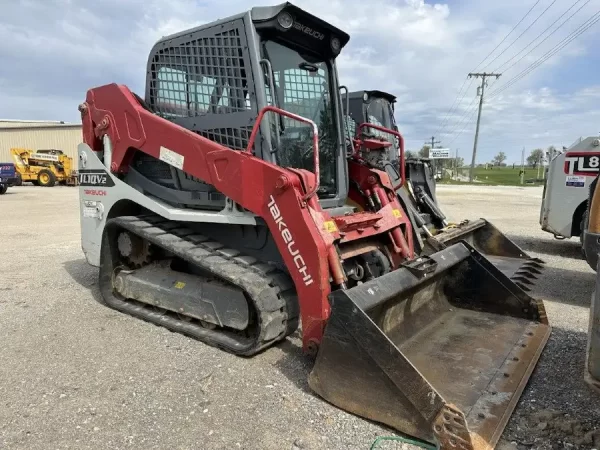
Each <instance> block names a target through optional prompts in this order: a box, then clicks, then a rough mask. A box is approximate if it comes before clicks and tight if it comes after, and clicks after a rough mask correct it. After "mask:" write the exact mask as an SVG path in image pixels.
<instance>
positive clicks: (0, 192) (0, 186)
mask: <svg viewBox="0 0 600 450" xmlns="http://www.w3.org/2000/svg"><path fill="white" fill-rule="evenodd" d="M6 191H8V186H7V185H6V184H0V195H4V194H6Z"/></svg>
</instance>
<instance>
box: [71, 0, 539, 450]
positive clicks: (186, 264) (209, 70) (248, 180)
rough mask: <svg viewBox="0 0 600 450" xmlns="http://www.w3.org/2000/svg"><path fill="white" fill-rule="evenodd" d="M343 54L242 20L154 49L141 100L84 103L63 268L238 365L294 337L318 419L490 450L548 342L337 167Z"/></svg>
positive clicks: (483, 263) (485, 278)
mask: <svg viewBox="0 0 600 450" xmlns="http://www.w3.org/2000/svg"><path fill="white" fill-rule="evenodd" d="M348 40H349V36H348V35H347V34H346V33H344V32H343V31H341V30H340V29H338V28H336V27H334V26H332V25H330V24H328V23H326V22H325V21H323V20H322V19H319V18H318V17H315V16H314V15H312V14H310V13H308V12H306V11H304V10H302V9H300V8H298V7H296V6H294V5H292V4H290V3H283V4H280V5H276V6H267V7H255V8H252V9H251V10H249V11H245V12H241V13H240V14H237V15H234V16H231V17H228V18H225V19H222V20H219V21H217V22H212V23H208V24H205V25H202V26H200V27H197V28H194V29H191V30H186V31H184V32H181V33H178V34H175V35H171V36H167V37H165V38H163V39H161V40H160V41H159V42H158V43H157V44H156V45H155V46H154V48H153V49H152V50H151V52H150V55H149V59H148V67H147V82H146V92H145V96H144V98H142V97H140V96H138V95H136V94H134V93H133V92H131V91H130V90H129V89H128V88H127V87H126V86H122V85H117V84H106V85H104V86H99V87H95V88H92V89H90V90H89V91H88V92H87V96H86V99H85V102H84V103H82V105H81V106H80V111H81V114H82V121H83V141H84V142H83V143H82V144H80V146H79V149H78V153H79V184H80V202H81V203H80V211H81V231H82V248H83V251H84V253H85V255H86V258H87V260H88V262H89V263H90V264H92V265H94V266H98V267H99V287H100V291H101V293H102V297H103V301H104V302H105V303H106V304H107V305H108V306H109V307H111V308H114V309H116V310H119V311H122V312H124V313H127V314H130V315H132V316H135V317H137V318H140V319H143V320H146V321H149V322H151V323H154V324H156V325H161V326H164V327H167V328H169V329H171V330H173V331H177V332H181V333H185V334H187V335H190V336H192V337H195V338H196V339H198V340H200V341H201V342H204V343H205V344H207V345H211V346H215V347H217V348H220V349H222V350H225V351H228V352H230V353H233V354H235V355H240V356H242V355H243V356H253V355H255V354H257V353H258V352H260V351H262V350H264V349H266V348H268V347H270V346H272V345H275V344H277V343H278V342H280V341H282V340H283V339H285V338H286V336H289V335H290V334H292V333H294V332H295V330H296V329H297V328H298V327H299V326H300V325H301V329H302V345H303V349H304V351H305V353H307V354H309V355H312V356H313V357H314V358H315V361H314V367H313V369H312V371H311V374H310V377H309V384H310V386H311V388H312V389H313V390H314V391H315V392H316V393H317V394H318V395H320V396H321V397H323V398H324V399H325V400H327V401H329V402H330V403H332V404H334V405H336V406H338V407H340V408H343V409H345V410H347V411H350V412H352V413H354V414H356V415H358V416H361V417H364V418H368V419H371V420H375V421H377V422H380V423H383V424H386V425H388V426H390V427H393V428H395V429H397V430H399V431H401V432H403V433H406V434H410V435H412V436H414V437H416V438H418V439H421V440H423V441H426V442H430V443H433V444H436V445H438V446H439V447H440V448H442V449H450V448H451V449H456V448H458V449H463V450H469V449H483V448H490V447H493V446H494V445H495V444H496V443H497V441H498V439H499V438H500V435H501V434H502V430H503V429H504V427H505V425H506V423H507V421H508V419H509V417H510V415H511V413H512V411H513V409H514V408H515V405H516V403H517V401H518V399H519V397H520V395H521V393H522V391H523V389H524V387H525V385H526V383H527V381H528V379H529V377H530V376H531V373H532V370H533V368H534V367H535V365H536V363H537V360H538V358H539V357H540V354H541V352H542V350H543V348H544V346H545V344H546V341H547V339H548V337H549V334H550V327H549V325H548V320H547V318H546V315H545V312H544V306H543V303H542V302H541V301H540V300H537V299H534V298H532V297H530V296H529V295H528V294H527V293H526V292H525V291H523V290H522V289H521V288H520V287H519V286H517V285H516V284H515V283H514V282H513V281H512V280H511V279H510V278H509V277H508V276H506V275H505V274H504V273H503V272H502V271H500V270H498V268H497V267H495V266H494V265H493V264H490V262H489V261H488V260H487V259H486V258H485V257H484V256H483V255H482V253H480V252H479V251H478V250H477V248H475V247H474V246H472V245H470V244H469V243H468V242H463V241H457V242H455V243H451V244H449V245H447V246H445V247H444V248H442V249H440V250H438V251H435V252H431V254H429V255H423V256H419V255H418V254H417V253H416V252H415V246H414V242H415V241H414V238H413V226H412V224H411V221H410V220H409V219H408V216H407V211H406V210H405V209H404V208H403V206H402V205H401V203H400V202H399V200H398V196H397V195H396V191H397V189H399V188H400V187H402V186H403V185H404V183H405V181H406V180H405V177H403V176H400V178H399V179H397V180H395V181H394V182H392V181H391V180H390V177H389V176H388V174H387V173H386V172H385V171H382V170H378V169H376V168H373V167H371V166H370V165H368V164H366V163H365V162H364V160H363V159H361V158H359V157H357V156H356V155H354V154H352V155H348V154H347V149H346V139H345V136H346V132H345V129H344V126H343V120H344V115H343V102H342V97H341V94H340V91H341V90H342V89H343V88H342V87H341V86H340V85H339V81H338V75H337V69H336V58H337V56H338V55H339V54H340V52H341V51H342V49H343V47H344V46H345V45H346V43H347V42H348ZM392 131H393V133H395V135H396V136H397V138H398V139H399V140H400V142H402V136H401V135H400V134H399V133H398V132H397V131H395V130H392ZM372 144H373V142H372V141H371V140H370V139H369V138H366V137H365V138H361V139H360V140H359V142H358V143H357V145H359V146H360V147H361V148H368V147H369V146H371V145H372ZM398 158H399V159H400V167H402V166H403V164H404V155H403V144H401V145H400V146H399V153H398ZM349 203H352V204H349ZM354 205H357V206H354Z"/></svg>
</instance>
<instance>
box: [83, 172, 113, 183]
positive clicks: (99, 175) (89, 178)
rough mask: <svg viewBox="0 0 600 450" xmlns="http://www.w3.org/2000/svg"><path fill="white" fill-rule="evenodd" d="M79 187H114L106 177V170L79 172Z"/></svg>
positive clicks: (110, 179)
mask: <svg viewBox="0 0 600 450" xmlns="http://www.w3.org/2000/svg"><path fill="white" fill-rule="evenodd" d="M79 185H80V186H94V187H113V186H114V185H115V182H114V181H113V180H112V178H111V177H110V176H109V175H108V173H107V172H106V170H102V169H86V170H80V171H79Z"/></svg>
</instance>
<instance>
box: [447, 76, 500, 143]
mask: <svg viewBox="0 0 600 450" xmlns="http://www.w3.org/2000/svg"><path fill="white" fill-rule="evenodd" d="M471 80H475V78H471ZM497 80H498V79H497V78H495V79H494V80H492V84H491V85H490V88H491V87H492V86H494V85H495V84H496V82H497ZM476 100H477V95H475V96H474V97H473V100H471V103H470V104H469V106H467V107H466V108H465V113H464V114H463V116H462V118H461V119H460V120H459V122H458V124H457V125H456V127H455V128H454V129H453V130H452V132H450V133H448V135H449V136H452V135H453V134H454V133H455V132H456V130H459V129H460V127H461V126H462V125H463V124H465V125H464V127H463V128H462V129H461V130H460V131H459V132H458V133H457V134H456V136H454V138H453V139H452V140H451V141H450V143H449V144H448V146H451V145H452V143H453V142H454V141H456V139H457V138H458V136H460V135H461V134H462V133H464V131H465V130H466V129H467V127H468V126H469V125H470V121H471V119H473V117H475V113H476V112H477V105H476V104H475V102H476ZM484 102H485V100H484Z"/></svg>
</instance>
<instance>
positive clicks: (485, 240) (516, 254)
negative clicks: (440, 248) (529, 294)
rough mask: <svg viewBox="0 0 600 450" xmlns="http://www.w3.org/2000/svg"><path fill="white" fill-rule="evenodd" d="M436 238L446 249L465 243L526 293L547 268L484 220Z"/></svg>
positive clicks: (444, 232) (459, 227)
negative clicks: (449, 246) (458, 243)
mask: <svg viewBox="0 0 600 450" xmlns="http://www.w3.org/2000/svg"><path fill="white" fill-rule="evenodd" d="M435 237H436V239H437V240H438V241H440V242H442V243H443V244H444V245H451V244H454V243H456V242H458V241H460V240H465V241H466V242H468V243H469V244H470V245H472V246H473V247H475V249H477V250H478V251H479V252H480V253H482V254H483V255H484V256H485V257H486V258H487V259H488V260H489V261H490V262H491V263H492V264H493V265H494V266H496V267H497V268H498V269H500V271H501V272H502V273H504V274H505V275H506V276H508V277H509V278H510V279H511V280H512V281H514V282H515V283H516V284H517V285H518V286H519V287H520V288H521V289H523V290H525V291H529V290H530V289H531V287H532V286H533V285H534V284H535V281H536V279H537V277H538V276H539V275H540V274H541V271H542V269H543V268H544V261H543V260H541V259H539V258H533V257H531V256H530V255H528V254H527V253H526V252H524V251H523V250H522V249H521V248H520V247H519V246H518V245H517V244H515V243H514V242H513V241H511V240H510V239H508V238H507V237H506V236H505V235H504V234H503V233H502V232H501V231H500V230H498V228H496V227H495V226H494V225H492V224H491V223H490V222H488V221H487V220H485V219H479V220H471V221H466V222H464V223H461V224H459V226H458V227H456V228H448V229H446V230H445V231H443V232H442V233H439V234H437V235H436V236H435ZM432 251H435V250H432Z"/></svg>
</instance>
